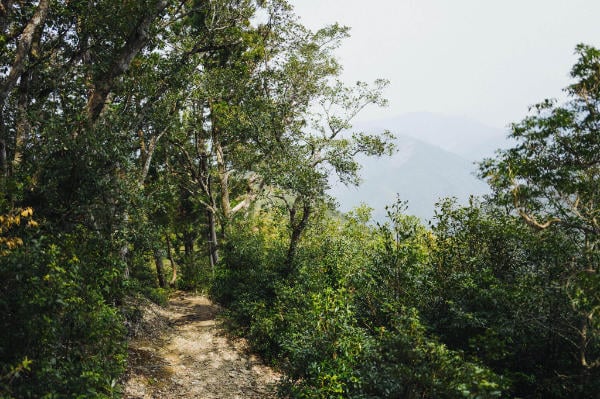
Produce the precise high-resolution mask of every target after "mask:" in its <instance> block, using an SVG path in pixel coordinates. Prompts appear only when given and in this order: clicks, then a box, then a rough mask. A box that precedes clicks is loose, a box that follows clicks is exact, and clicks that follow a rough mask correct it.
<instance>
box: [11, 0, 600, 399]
mask: <svg viewBox="0 0 600 399" xmlns="http://www.w3.org/2000/svg"><path fill="white" fill-rule="evenodd" d="M0 30H1V33H0V194H1V195H0V315H1V317H0V397H2V398H88V397H89V398H112V397H119V396H120V394H121V386H120V382H119V381H120V377H121V375H122V373H123V371H124V368H125V366H126V363H127V339H128V326H129V325H131V324H132V323H135V321H136V318H137V317H139V311H138V309H136V308H135V306H131V301H129V298H131V297H135V296H140V295H143V296H146V297H149V298H151V299H153V300H154V301H157V302H164V301H165V299H166V297H167V295H168V292H169V290H170V289H171V288H173V287H177V288H179V289H202V290H206V291H207V292H209V293H210V295H211V296H212V297H213V298H214V299H215V300H217V301H218V302H219V303H221V304H222V305H224V307H225V308H226V309H227V311H226V315H227V317H228V318H229V320H230V322H231V325H232V330H233V331H234V332H235V333H236V334H239V335H242V336H245V337H247V338H248V339H249V342H250V343H251V345H252V347H253V349H254V350H255V351H256V352H258V353H260V354H261V355H262V356H263V357H264V358H265V359H266V360H268V361H269V362H270V364H272V365H274V366H275V367H277V368H278V369H279V370H281V371H282V372H283V373H284V375H285V379H284V381H283V383H282V384H281V387H280V392H281V395H282V396H284V397H285V396H289V397H296V398H501V397H519V398H594V397H598V396H597V395H598V392H600V341H599V338H600V274H599V267H600V249H599V244H600V243H599V234H600V225H599V220H600V206H599V203H600V107H599V106H600V50H598V49H595V48H593V47H590V46H586V45H580V46H578V47H577V48H576V53H577V57H578V59H577V62H576V63H575V65H574V66H573V68H572V70H571V77H572V84H571V85H570V86H569V87H567V88H566V89H565V90H566V94H567V101H566V102H565V103H564V104H559V103H557V102H555V101H551V100H545V101H543V102H541V103H540V104H538V105H536V106H534V107H532V109H531V112H530V114H529V116H527V117H525V118H524V119H523V120H522V121H519V122H516V123H514V124H513V125H512V128H511V137H512V139H513V140H514V142H515V143H516V144H515V145H514V146H513V147H512V148H509V149H506V150H501V151H498V152H497V153H496V155H495V156H494V157H492V158H490V159H487V160H484V161H482V162H481V164H480V174H481V177H482V178H484V179H486V181H487V182H488V183H489V185H490V187H491V189H492V194H491V195H490V196H488V197H486V198H480V199H477V198H473V199H472V200H471V201H470V203H469V204H468V205H466V206H461V205H458V204H457V203H456V202H454V201H453V200H452V199H447V200H443V201H441V202H440V203H439V205H438V207H437V209H436V211H435V217H434V220H433V221H432V222H431V224H429V225H424V224H423V223H422V222H421V221H420V220H419V219H418V218H416V217H414V216H410V215H407V214H406V212H405V208H404V204H403V202H402V201H401V200H398V202H397V203H394V204H390V205H389V207H388V208H387V212H388V219H387V222H385V223H379V224H374V223H372V222H370V210H369V209H368V207H366V206H365V207H361V208H358V209H356V210H354V211H352V212H350V213H348V214H340V213H339V212H337V211H335V207H334V200H333V199H332V198H330V197H329V196H328V195H327V188H328V184H329V181H330V179H331V178H336V179H338V180H339V181H341V182H343V183H345V184H350V185H354V184H358V183H359V181H360V179H359V170H360V165H359V164H358V163H357V161H356V157H357V156H358V155H360V154H362V155H368V156H386V154H391V152H392V151H393V150H394V144H393V138H394V137H393V135H392V134H391V133H390V132H386V131H382V132H380V133H378V134H370V133H369V134H367V133H362V132H353V131H352V122H353V120H354V118H355V117H356V115H357V114H358V113H359V112H360V111H361V110H362V109H363V108H365V107H367V106H385V105H386V101H385V99H384V97H383V94H382V91H383V90H384V88H385V87H386V85H387V82H386V81H385V80H378V81H375V82H373V83H372V84H366V83H363V82H358V83H356V84H355V85H352V86H345V85H344V84H343V83H342V82H341V81H340V72H341V65H339V63H338V62H337V61H336V58H335V54H334V52H335V49H336V47H337V46H339V44H340V43H341V41H343V40H344V38H346V37H347V36H348V34H349V30H348V28H346V27H343V26H339V25H336V24H334V25H331V26H326V27H323V28H322V29H319V30H317V31H311V30H309V29H307V28H306V27H304V26H303V25H302V24H301V23H300V22H299V20H298V19H297V18H296V17H295V15H294V13H293V9H292V7H291V6H290V5H289V4H288V3H287V2H286V1H285V0H210V1H208V0H172V1H168V0H128V1H123V2H116V1H113V0H97V1H93V2H91V1H87V0H86V1H83V0H68V1H67V0H39V1H14V0H2V1H1V2H0ZM401 195H402V193H400V196H401Z"/></svg>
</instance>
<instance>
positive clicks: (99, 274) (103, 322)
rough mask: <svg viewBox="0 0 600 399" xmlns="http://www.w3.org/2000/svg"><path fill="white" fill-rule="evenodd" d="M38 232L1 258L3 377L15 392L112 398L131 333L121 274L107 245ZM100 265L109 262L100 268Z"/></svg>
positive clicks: (79, 236) (11, 392)
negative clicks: (123, 312) (16, 367)
mask: <svg viewBox="0 0 600 399" xmlns="http://www.w3.org/2000/svg"><path fill="white" fill-rule="evenodd" d="M86 234H89V233H86V232H85V231H83V230H80V231H79V232H78V234H77V236H74V235H61V236H60V237H55V239H56V240H54V239H49V238H48V237H44V236H43V235H40V234H39V233H31V234H29V235H28V236H27V237H26V239H25V240H24V241H25V243H24V246H23V247H22V248H19V249H18V250H15V251H14V252H12V253H11V254H10V255H8V256H4V257H3V258H2V265H3V266H2V270H0V275H1V276H0V277H1V281H2V289H3V293H4V295H3V297H2V301H1V302H0V306H1V311H2V314H3V315H5V316H4V317H3V318H2V326H1V329H2V331H5V332H8V333H7V334H2V336H0V354H1V357H2V359H3V360H2V365H1V367H2V374H3V375H5V374H6V373H9V374H10V373H11V371H10V370H9V369H7V367H9V365H11V364H17V363H18V362H21V361H22V360H23V359H28V362H27V363H28V364H27V366H28V367H27V369H26V370H22V371H21V372H19V373H16V374H15V373H12V377H11V378H10V379H9V381H8V385H7V386H6V391H7V393H8V394H9V395H11V396H15V397H80V396H81V395H84V396H94V397H113V396H114V395H115V394H116V385H115V384H116V381H117V379H118V378H119V375H120V374H121V373H122V371H123V368H124V362H125V345H124V342H123V337H124V334H125V331H124V327H123V320H122V318H121V317H120V315H119V312H118V311H117V310H116V309H115V308H114V306H111V305H110V303H109V302H107V300H112V301H115V300H118V297H117V296H115V295H118V293H119V289H118V285H119V284H120V283H119V275H120V271H119V270H116V269H114V268H113V267H110V265H111V263H112V262H111V260H110V259H106V258H103V260H102V261H99V259H100V258H101V257H100V256H99V253H100V251H102V250H103V249H105V248H104V247H103V244H102V243H101V242H98V241H96V240H95V239H94V238H93V237H89V236H88V237H87V240H84V241H83V242H84V243H85V245H83V246H82V245H80V241H79V240H81V239H82V237H84V236H85V235H86ZM101 262H105V264H104V265H101Z"/></svg>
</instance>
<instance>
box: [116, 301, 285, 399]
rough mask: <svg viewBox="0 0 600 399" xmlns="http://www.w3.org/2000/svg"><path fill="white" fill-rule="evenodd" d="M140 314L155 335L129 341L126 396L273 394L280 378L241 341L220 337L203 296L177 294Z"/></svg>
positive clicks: (206, 398) (207, 398)
mask: <svg viewBox="0 0 600 399" xmlns="http://www.w3.org/2000/svg"><path fill="white" fill-rule="evenodd" d="M144 312H145V314H144V323H146V324H147V327H150V329H151V331H154V333H151V334H150V337H149V336H148V334H142V335H144V336H141V337H139V338H135V339H133V341H132V342H131V343H130V349H129V370H128V374H127V379H126V382H125V396H124V397H125V398H128V399H149V398H156V399H158V398H160V399H169V398H190V399H191V398H194V399H213V398H214V399H234V398H240V399H241V398H250V399H254V398H256V399H258V398H275V394H274V391H275V389H274V384H276V383H277V381H278V378H279V376H278V375H277V374H276V373H275V372H273V371H272V370H271V369H270V368H268V367H266V366H264V365H263V364H262V363H261V361H260V359H258V358H257V357H256V356H254V355H252V354H249V353H248V351H247V344H246V342H245V341H244V340H232V339H230V338H228V337H226V336H225V334H224V332H223V328H222V326H221V324H220V321H218V320H216V319H215V315H216V314H217V313H218V308H217V306H215V305H214V304H212V303H211V302H210V300H208V299H207V298H205V297H202V296H195V295H192V294H189V293H177V294H176V295H175V296H174V297H173V298H172V299H171V300H170V301H169V306H168V307H167V308H159V307H152V308H150V309H145V310H144Z"/></svg>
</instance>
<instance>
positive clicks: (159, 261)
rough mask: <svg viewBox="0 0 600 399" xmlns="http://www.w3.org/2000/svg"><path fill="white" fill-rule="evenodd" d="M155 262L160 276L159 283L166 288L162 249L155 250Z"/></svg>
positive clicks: (157, 273)
mask: <svg viewBox="0 0 600 399" xmlns="http://www.w3.org/2000/svg"><path fill="white" fill-rule="evenodd" d="M154 263H155V264H156V276H157V277H158V285H159V286H160V288H165V287H166V286H167V284H166V283H165V265H164V262H163V257H162V253H161V252H160V250H158V249H155V250H154Z"/></svg>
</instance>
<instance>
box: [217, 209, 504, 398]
mask: <svg viewBox="0 0 600 399" xmlns="http://www.w3.org/2000/svg"><path fill="white" fill-rule="evenodd" d="M398 209H399V208H396V209H395V210H391V214H392V215H393V223H392V225H386V226H382V227H380V228H379V229H375V228H373V227H371V226H368V225H367V224H366V222H367V220H368V210H365V209H359V210H357V211H356V212H355V213H354V214H350V215H348V216H347V218H346V219H345V220H340V219H338V218H334V217H323V216H321V217H320V218H319V219H318V221H316V220H315V221H314V222H313V225H312V226H311V228H310V230H309V232H308V233H307V235H306V238H305V240H304V241H302V243H301V246H300V247H299V250H298V254H297V260H298V262H299V269H298V273H296V274H295V275H293V276H290V275H288V274H285V273H284V274H281V273H278V270H279V269H280V267H281V266H280V265H279V264H278V263H279V262H283V260H284V258H283V256H282V255H283V254H284V252H283V250H284V248H285V235H284V234H283V232H280V233H277V232H274V231H273V228H274V227H275V228H276V227H277V226H276V224H268V225H265V224H264V220H265V218H269V217H270V218H277V215H276V214H275V215H274V214H262V215H261V216H260V217H257V218H256V219H254V220H255V221H256V224H254V223H252V224H250V225H249V226H248V225H246V226H238V228H239V229H240V230H237V231H239V232H240V233H239V234H242V236H245V237H246V239H245V240H240V241H239V242H243V243H246V245H240V246H238V245H236V246H235V247H231V248H229V249H228V251H227V257H226V261H227V263H226V264H227V265H228V267H227V268H226V269H221V270H220V272H219V274H218V276H217V279H216V285H215V288H216V290H215V292H214V293H215V296H216V297H217V299H219V300H221V301H224V303H225V304H227V306H228V308H229V315H230V316H231V317H232V319H233V321H234V322H235V323H236V327H237V331H238V332H240V333H243V334H246V335H247V336H248V337H249V338H250V340H251V342H252V344H253V346H254V348H255V349H256V350H258V351H260V352H261V353H262V354H263V355H265V356H267V357H268V358H269V359H271V361H272V362H274V363H275V364H277V365H278V366H279V367H280V368H281V369H282V370H283V371H285V375H286V381H285V383H284V384H283V386H282V390H283V391H282V392H284V393H285V394H287V395H291V396H293V397H306V398H309V397H310V398H313V397H319V398H347V397H355V398H363V397H373V398H375V397H382V398H383V397H406V396H407V395H420V396H422V397H449V398H452V397H472V398H475V397H487V398H493V397H499V396H500V394H501V392H502V391H503V390H504V389H505V385H506V381H505V380H502V378H500V377H498V375H496V374H494V373H493V372H492V371H491V370H490V369H489V368H488V367H486V366H484V365H481V364H479V363H478V362H477V361H476V360H471V361H469V360H467V359H466V357H465V356H464V355H463V354H462V352H457V351H454V350H451V349H449V348H448V347H446V346H445V345H444V344H443V343H441V342H439V341H438V340H437V338H436V337H434V336H431V335H429V333H428V332H427V329H426V328H425V326H424V325H423V324H422V321H421V317H420V316H419V311H418V310H417V309H416V308H415V306H417V305H420V303H419V301H421V300H423V299H419V298H421V297H420V296H416V297H415V296H411V294H412V293H416V292H418V291H419V290H421V289H423V288H422V287H423V285H424V282H422V281H420V278H421V277H424V276H422V275H423V268H424V262H425V261H426V259H427V251H428V248H427V245H426V243H427V240H428V239H429V238H428V237H429V235H428V233H427V231H426V230H425V228H424V227H423V226H421V225H420V224H419V223H418V221H417V220H416V219H414V218H411V217H406V216H401V215H400V214H398V213H397V212H396V211H397V210H398ZM267 215H268V216H267ZM279 217H282V216H279ZM275 220H276V219H275ZM259 221H260V222H259ZM279 229H281V227H279ZM243 231H246V233H242V232H243ZM248 231H250V232H251V234H249V233H247V232H248ZM236 237H240V236H236ZM267 237H268V238H269V239H268V240H267V239H266V238H267ZM397 238H399V240H397ZM282 241H283V242H282ZM248 243H252V244H250V245H247V244H248ZM232 266H233V267H232ZM419 273H420V274H421V275H419Z"/></svg>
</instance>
